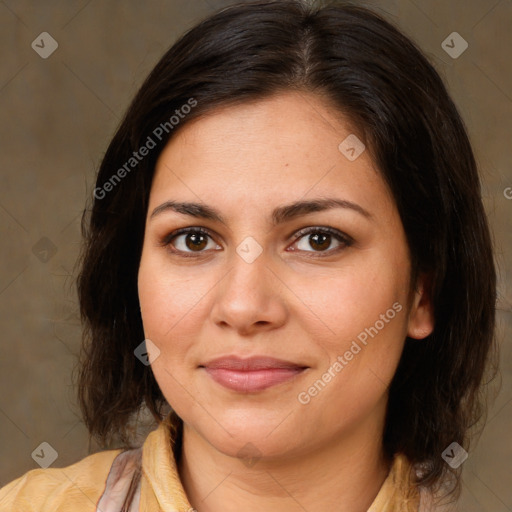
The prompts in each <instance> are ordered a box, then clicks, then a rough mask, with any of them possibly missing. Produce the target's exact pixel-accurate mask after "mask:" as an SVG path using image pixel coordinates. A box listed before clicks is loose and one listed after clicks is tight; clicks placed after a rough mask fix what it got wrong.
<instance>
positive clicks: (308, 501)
mask: <svg viewBox="0 0 512 512" xmlns="http://www.w3.org/2000/svg"><path fill="white" fill-rule="evenodd" d="M382 428H383V425H382V422H379V424H378V425H376V424H372V423H370V422H369V423H368V425H358V426H357V428H356V429H354V432H352V433H351V434H350V435H347V434H344V436H339V437H337V438H333V439H332V440H331V441H329V442H326V443H324V444H323V445H321V446H315V447H314V448H313V449H310V450H309V451H303V452H302V453H301V454H300V456H294V457H289V458H285V457H283V458H280V459H279V460H276V459H275V458H274V459H272V460H267V459H265V458H261V459H258V460H256V461H253V463H247V464H243V463H242V462H241V461H240V459H238V458H236V457H231V456H228V455H225V454H224V453H222V452H220V451H218V450H217V449H215V448H214V447H213V446H212V445H211V444H210V443H208V442H207V441H206V440H205V439H204V438H203V437H201V436H200V435H199V434H198V433H197V431H195V430H194V429H192V428H190V427H188V426H187V425H186V424H184V429H183V446H182V454H181V457H180V460H179V463H178V470H179V473H180V477H181V480H182V482H183V487H184V489H185V492H186V494H187V496H188V499H189V501H190V503H191V505H192V506H193V508H194V509H195V510H196V511H197V512H221V511H222V512H235V511H239V510H246V511H248V512H256V511H262V510H265V511H266V510H279V511H282V512H299V511H301V512H304V510H307V511H308V512H320V511H322V512H324V511H325V510H339V509H340V504H341V503H342V504H343V506H342V509H343V510H344V511H345V512H366V511H367V510H368V508H369V507H370V505H371V504H372V502H373V500H374V499H375V497H376V496H377V494H378V492H379V490H380V488H381V486H382V484H383V482H384V480H385V479H386V476H387V474H388V473H389V469H390V461H388V460H386V458H385V457H384V455H383V450H382V434H381V433H382Z"/></svg>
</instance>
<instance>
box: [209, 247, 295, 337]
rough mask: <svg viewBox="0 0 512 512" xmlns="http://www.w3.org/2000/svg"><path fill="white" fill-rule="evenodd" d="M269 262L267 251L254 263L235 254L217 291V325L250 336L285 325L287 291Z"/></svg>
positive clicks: (214, 316) (215, 296)
mask: <svg viewBox="0 0 512 512" xmlns="http://www.w3.org/2000/svg"><path fill="white" fill-rule="evenodd" d="M241 254H243V253H241ZM269 260H270V258H267V256H266V254H265V251H263V252H262V253H261V254H259V256H258V257H257V258H256V259H254V261H251V259H250V258H248V259H247V258H244V257H242V256H240V254H239V253H233V256H232V257H231V258H230V262H229V270H228V271H227V274H226V275H225V276H224V277H223V278H222V279H221V281H220V282H219V283H218V285H217V286H216V287H215V289H214V294H215V295H214V304H213V307H212V311H211V315H212V320H213V322H214V323H215V324H216V325H217V326H219V327H221V328H223V329H232V330H234V331H236V333H237V334H238V335H239V336H250V335H252V334H256V333H258V332H263V331H268V330H272V329H276V328H279V327H281V326H282V325H283V324H284V323H285V322H286V318H287V315H288V310H287V307H286V301H285V293H286V289H287V288H286V286H284V284H283V282H282V280H281V279H280V278H279V276H278V271H277V270H276V269H274V268H272V264H271V262H270V261H269Z"/></svg>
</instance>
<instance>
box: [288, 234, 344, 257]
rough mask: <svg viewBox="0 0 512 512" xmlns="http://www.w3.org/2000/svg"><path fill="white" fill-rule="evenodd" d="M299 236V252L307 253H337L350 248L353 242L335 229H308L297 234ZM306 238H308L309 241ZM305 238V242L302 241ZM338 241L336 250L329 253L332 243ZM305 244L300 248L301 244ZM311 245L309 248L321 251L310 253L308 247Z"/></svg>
mask: <svg viewBox="0 0 512 512" xmlns="http://www.w3.org/2000/svg"><path fill="white" fill-rule="evenodd" d="M297 234H298V235H299V237H298V242H299V244H298V246H299V250H301V251H302V250H303V251H306V252H328V253H329V254H330V253H332V252H337V251H339V250H341V249H343V248H345V247H349V246H350V245H351V244H352V243H353V240H352V239H351V238H350V237H348V236H347V235H345V234H344V233H342V232H341V231H338V230H337V229H333V228H327V227H326V228H306V229H303V230H301V231H299V232H298V233H297ZM305 237H308V238H307V239H306V238H305ZM302 238H304V240H301V239H302ZM333 238H334V239H335V240H337V241H338V246H337V247H335V248H334V249H330V250H329V251H327V250H326V249H327V248H328V247H329V246H330V245H331V242H332V240H333ZM302 242H304V243H303V244H302V245H303V246H302V247H300V244H301V243H302ZM308 245H309V247H313V248H316V249H319V250H314V251H308V250H307V249H306V247H307V246H308Z"/></svg>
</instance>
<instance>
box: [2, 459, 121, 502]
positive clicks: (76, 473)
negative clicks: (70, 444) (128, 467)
mask: <svg viewBox="0 0 512 512" xmlns="http://www.w3.org/2000/svg"><path fill="white" fill-rule="evenodd" d="M120 453H122V450H120V449H118V450H105V451H102V452H98V453H94V454H92V455H89V456H87V457H85V458H83V459H81V460H80V461H78V462H76V463H74V464H71V465H70V466H66V467H63V468H47V469H32V470H30V471H28V472H27V473H25V474H24V475H22V476H20V477H19V478H17V479H15V480H13V481H12V482H10V483H8V484H7V485H5V486H4V487H2V488H1V489H0V510H1V511H2V512H15V511H21V510H23V512H32V511H33V512H36V511H37V512H44V511H46V510H48V511H50V510H51V511H52V512H54V511H61V510H62V511H63V510H74V511H75V510H76V511H77V512H79V511H81V510H87V511H89V510H90V511H92V510H95V509H96V505H97V503H98V501H99V499H100V497H101V495H102V493H103V491H104V489H105V484H106V481H107V477H108V475H109V472H110V469H111V467H112V463H113V462H114V459H115V458H116V457H117V456H118V455H119V454H120Z"/></svg>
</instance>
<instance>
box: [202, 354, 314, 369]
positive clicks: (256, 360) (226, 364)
mask: <svg viewBox="0 0 512 512" xmlns="http://www.w3.org/2000/svg"><path fill="white" fill-rule="evenodd" d="M200 366H204V367H206V368H213V369H223V370H238V371H250V370H265V369H272V368H284V369H287V368H288V369H290V368H294V369H296V368H307V366H304V365H301V364H297V363H293V362H291V361H285V360H284V359H276V358H274V357H268V356H251V357H247V358H241V357H238V356H234V355H233V356H225V357H218V358H216V359H212V360H211V361H208V362H207V363H204V364H202V365H200Z"/></svg>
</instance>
